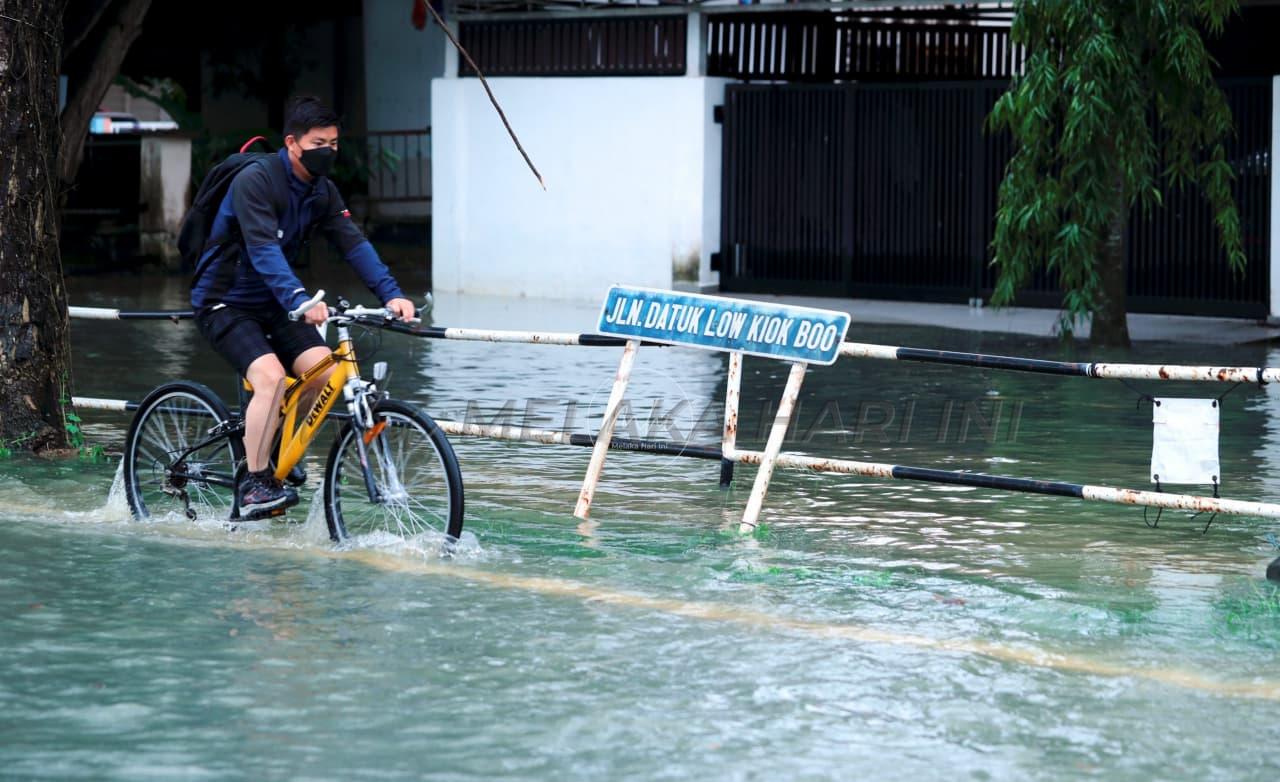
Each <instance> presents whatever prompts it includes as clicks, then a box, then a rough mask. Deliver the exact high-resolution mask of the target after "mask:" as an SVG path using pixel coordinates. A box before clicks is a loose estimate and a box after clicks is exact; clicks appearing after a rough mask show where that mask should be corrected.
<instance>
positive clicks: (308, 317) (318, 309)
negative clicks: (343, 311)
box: [302, 301, 329, 326]
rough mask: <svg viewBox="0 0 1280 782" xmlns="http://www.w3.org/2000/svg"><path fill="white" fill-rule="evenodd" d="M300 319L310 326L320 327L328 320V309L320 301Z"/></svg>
mask: <svg viewBox="0 0 1280 782" xmlns="http://www.w3.org/2000/svg"><path fill="white" fill-rule="evenodd" d="M302 318H303V320H305V321H306V322H307V323H310V324H311V325H312V326H322V325H324V323H325V321H327V320H329V308H328V307H327V306H325V303H324V302H323V301H322V302H320V303H319V304H317V305H316V306H314V307H312V308H311V309H309V310H307V311H306V312H305V313H303V315H302Z"/></svg>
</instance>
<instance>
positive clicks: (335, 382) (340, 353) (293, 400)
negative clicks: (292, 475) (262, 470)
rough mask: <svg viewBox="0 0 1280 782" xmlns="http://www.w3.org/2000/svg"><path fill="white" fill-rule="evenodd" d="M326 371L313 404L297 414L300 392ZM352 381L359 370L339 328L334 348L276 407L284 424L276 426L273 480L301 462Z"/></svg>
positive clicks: (345, 331) (344, 332)
mask: <svg viewBox="0 0 1280 782" xmlns="http://www.w3.org/2000/svg"><path fill="white" fill-rule="evenodd" d="M330 367H334V370H333V374H332V375H330V376H329V380H328V381H327V382H326V383H325V384H324V386H322V387H321V388H320V392H319V394H318V395H317V396H316V397H315V401H313V402H312V403H311V405H310V406H309V407H308V408H307V409H306V410H305V411H303V410H301V409H300V407H299V404H300V402H301V399H302V395H303V392H304V391H305V390H306V389H307V388H308V387H309V386H311V384H312V383H313V382H314V381H315V379H316V378H318V377H320V376H321V375H323V374H324V372H325V371H326V370H328V369H329V368H330ZM352 380H355V381H359V380H360V368H359V365H358V364H357V363H356V354H355V346H354V344H353V343H352V341H351V333H350V331H349V329H348V328H347V327H346V326H345V325H343V326H340V327H339V328H338V347H337V348H335V349H334V350H333V352H332V353H330V354H329V355H328V356H325V358H324V359H323V360H321V361H320V362H319V363H318V364H316V365H315V366H314V367H312V368H311V369H309V370H307V371H306V372H304V373H303V374H302V376H301V377H299V378H297V379H296V380H294V381H293V382H292V383H290V384H289V386H288V387H287V388H286V389H285V392H284V399H283V400H282V401H281V403H280V414H281V415H282V416H283V417H284V420H283V421H282V422H281V424H280V447H279V450H278V451H277V452H276V471H275V477H276V478H277V479H279V480H284V478H285V476H287V475H288V474H289V471H290V470H292V469H293V467H294V465H296V464H297V463H298V462H299V461H301V460H302V456H303V454H305V453H306V450H307V446H308V445H310V444H311V441H312V440H313V439H315V436H316V433H317V432H318V431H320V426H321V425H322V424H323V423H324V422H325V419H327V418H328V417H329V411H330V410H332V409H333V406H334V404H335V403H336V402H337V401H338V399H340V398H347V396H348V395H347V394H344V393H343V390H344V388H346V386H347V385H348V384H349V383H350V382H351V381H352ZM304 413H305V416H304V417H303V418H302V420H301V422H299V420H298V418H299V416H301V415H303V414H304ZM358 423H359V422H357V424H358Z"/></svg>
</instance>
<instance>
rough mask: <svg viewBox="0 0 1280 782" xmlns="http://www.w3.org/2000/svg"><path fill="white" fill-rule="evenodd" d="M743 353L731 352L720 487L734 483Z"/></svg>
mask: <svg viewBox="0 0 1280 782" xmlns="http://www.w3.org/2000/svg"><path fill="white" fill-rule="evenodd" d="M741 390H742V354H741V353H739V352H737V351H736V350H735V351H734V352H732V353H730V354H729V376H728V377H727V378H726V379H725V390H724V437H723V438H722V439H721V442H720V453H721V454H722V456H721V458H720V488H722V489H727V488H729V486H730V484H732V483H733V465H734V461H733V449H735V448H737V447H738V400H739V398H740V397H741V396H742V394H741Z"/></svg>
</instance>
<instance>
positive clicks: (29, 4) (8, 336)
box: [0, 0, 71, 449]
mask: <svg viewBox="0 0 1280 782" xmlns="http://www.w3.org/2000/svg"><path fill="white" fill-rule="evenodd" d="M65 6H66V0H0V150H3V152H0V441H3V444H4V445H5V446H8V447H13V446H14V445H17V446H18V447H22V448H31V449H38V448H47V447H61V446H64V445H66V439H67V432H66V426H65V419H64V418H63V415H64V407H63V402H62V397H63V395H64V394H66V393H69V390H70V387H71V345H70V340H69V339H68V329H67V297H66V291H65V290H64V288H63V283H62V262H61V258H60V257H59V254H58V222H57V216H58V204H57V196H56V190H55V187H54V183H55V181H56V176H57V160H58V148H59V138H58V70H59V65H60V62H61V35H62V12H63V9H64V8H65Z"/></svg>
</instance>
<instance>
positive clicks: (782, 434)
mask: <svg viewBox="0 0 1280 782" xmlns="http://www.w3.org/2000/svg"><path fill="white" fill-rule="evenodd" d="M804 370H805V365H804V364H792V365H791V374H789V375H787V387H786V388H785V389H783V391H782V401H781V402H779V403H778V415H777V416H776V417H775V418H774V419H773V428H772V429H770V430H769V441H768V442H767V443H766V444H765V447H764V455H763V457H762V458H761V460H760V471H759V472H757V473H756V482H755V484H754V485H753V486H752V487H751V497H750V499H748V500H747V509H746V511H745V512H744V513H743V514H742V523H741V524H739V525H738V531H739V532H741V533H743V534H750V533H751V532H752V530H754V529H755V528H756V522H757V521H758V520H759V518H760V509H761V508H762V507H763V506H764V497H765V495H766V494H768V493H769V481H770V480H771V479H772V478H773V468H774V465H776V464H777V462H778V454H779V453H780V452H781V451H782V441H783V440H784V439H786V436H787V427H789V426H790V425H791V411H792V410H793V409H795V406H796V398H797V397H799V396H800V384H801V383H802V382H804Z"/></svg>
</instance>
